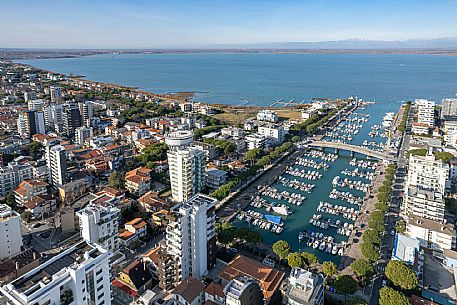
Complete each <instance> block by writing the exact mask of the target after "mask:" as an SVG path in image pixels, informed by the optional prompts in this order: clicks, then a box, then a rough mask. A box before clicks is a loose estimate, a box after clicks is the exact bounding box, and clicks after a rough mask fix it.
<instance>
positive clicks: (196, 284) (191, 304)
mask: <svg viewBox="0 0 457 305" xmlns="http://www.w3.org/2000/svg"><path fill="white" fill-rule="evenodd" d="M204 289H205V284H203V283H202V281H201V280H199V279H196V278H194V277H187V278H185V279H184V280H183V281H182V282H181V283H179V284H178V286H176V288H175V289H174V290H173V292H172V294H173V305H203V302H204V301H205V297H204V294H203V291H204Z"/></svg>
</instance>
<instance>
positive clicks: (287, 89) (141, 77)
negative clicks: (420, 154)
mask: <svg viewBox="0 0 457 305" xmlns="http://www.w3.org/2000/svg"><path fill="white" fill-rule="evenodd" d="M21 62H23V63H28V64H31V65H34V66H36V67H39V68H43V69H46V70H51V71H56V72H60V73H65V74H70V73H72V74H74V75H85V76H86V77H87V79H90V80H95V81H101V82H107V83H114V84H119V85H126V86H132V87H138V88H140V89H143V90H146V91H152V92H157V93H168V92H178V91H194V92H200V94H198V95H197V97H196V99H197V100H200V101H204V102H208V103H225V104H233V105H240V104H245V102H244V100H247V101H248V105H261V106H265V105H269V104H271V103H272V102H274V101H276V100H278V99H279V98H284V99H285V100H290V99H295V100H296V101H302V100H307V101H309V100H310V99H311V98H318V97H325V98H345V97H349V96H351V95H353V96H358V97H361V98H364V99H367V100H376V101H379V102H383V103H391V102H396V101H401V100H413V99H415V98H430V99H434V100H436V101H440V100H441V99H442V98H445V97H454V96H455V94H456V92H457V56H435V55H411V54H405V55H393V54H380V55H366V54H270V53H260V54H234V53H227V54H225V53H198V54H197V53H195V54H147V55H96V56H88V57H79V58H62V59H36V60H23V61H21Z"/></svg>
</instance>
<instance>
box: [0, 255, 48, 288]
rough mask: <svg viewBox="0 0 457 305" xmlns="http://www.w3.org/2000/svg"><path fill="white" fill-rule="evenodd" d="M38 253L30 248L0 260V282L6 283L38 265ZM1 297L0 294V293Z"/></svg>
mask: <svg viewBox="0 0 457 305" xmlns="http://www.w3.org/2000/svg"><path fill="white" fill-rule="evenodd" d="M40 258H41V256H40V254H39V253H38V252H36V251H35V250H33V249H32V248H29V249H26V250H24V251H22V252H20V253H18V254H16V255H15V256H11V257H10V258H8V259H4V260H2V261H1V262H0V270H1V272H0V282H1V283H2V284H3V285H6V284H8V283H10V282H12V281H13V280H15V279H17V278H18V277H20V276H22V275H24V274H26V273H27V272H29V271H30V270H32V269H34V268H36V267H38V266H39V265H40ZM0 297H1V294H0Z"/></svg>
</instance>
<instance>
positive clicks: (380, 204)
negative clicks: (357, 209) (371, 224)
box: [374, 201, 389, 213]
mask: <svg viewBox="0 0 457 305" xmlns="http://www.w3.org/2000/svg"><path fill="white" fill-rule="evenodd" d="M374 207H375V209H377V210H379V211H381V212H384V213H385V212H386V211H387V210H388V209H389V207H388V206H387V204H385V203H384V202H381V201H378V202H376V204H375V205H374Z"/></svg>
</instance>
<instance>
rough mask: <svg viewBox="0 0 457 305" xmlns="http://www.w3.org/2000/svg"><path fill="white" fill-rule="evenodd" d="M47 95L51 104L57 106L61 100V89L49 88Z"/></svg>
mask: <svg viewBox="0 0 457 305" xmlns="http://www.w3.org/2000/svg"><path fill="white" fill-rule="evenodd" d="M49 95H51V102H52V103H55V104H58V103H60V101H61V100H62V88H60V87H57V86H51V87H49Z"/></svg>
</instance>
